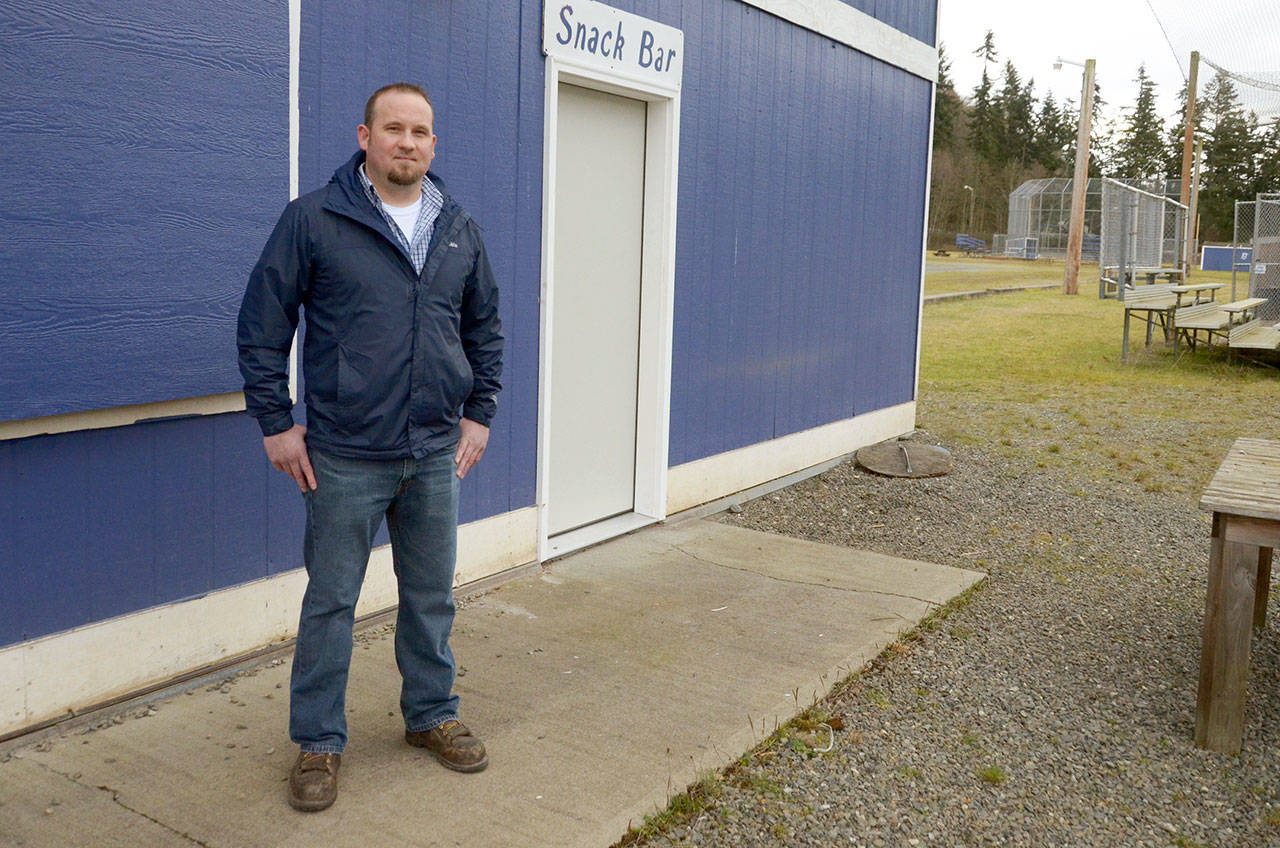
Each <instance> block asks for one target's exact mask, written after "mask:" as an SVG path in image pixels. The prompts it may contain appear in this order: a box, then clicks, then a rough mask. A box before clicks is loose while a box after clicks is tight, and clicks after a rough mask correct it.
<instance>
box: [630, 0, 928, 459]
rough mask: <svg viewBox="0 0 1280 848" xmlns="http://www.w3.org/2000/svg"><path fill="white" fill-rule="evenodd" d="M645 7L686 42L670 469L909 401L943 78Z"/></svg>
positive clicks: (745, 14)
mask: <svg viewBox="0 0 1280 848" xmlns="http://www.w3.org/2000/svg"><path fill="white" fill-rule="evenodd" d="M635 5H636V7H637V9H636V11H638V12H639V13H640V14H655V16H656V17H658V18H659V19H660V20H664V22H666V23H670V24H672V25H673V26H677V27H680V28H682V29H683V30H684V32H685V44H686V49H685V76H684V88H683V104H682V114H681V128H680V132H681V144H680V197H679V204H680V205H679V215H678V218H679V221H678V229H679V235H678V239H677V248H676V306H675V334H674V335H675V340H674V351H673V372H674V373H673V375H672V402H671V462H672V464H679V463H683V462H688V461H691V460H695V459H700V458H702V457H706V456H710V455H714V454H717V453H721V452H723V451H727V450H732V449H734V448H738V447H743V446H745V445H750V444H755V443H758V442H762V441H766V440H768V439H772V438H776V437H778V436H783V435H787V434H789V433H794V432H797V431H799V430H804V429H808V428H810V427H815V426H818V425H821V424H826V423H830V422H832V421H838V420H842V419H845V418H849V417H851V416H853V415H855V414H861V413H863V412H868V411H871V410H875V409H881V408H884V407H887V406H891V405H894V404H897V403H902V402H904V401H908V400H911V399H912V397H913V391H914V379H915V375H914V369H915V348H916V320H917V303H918V298H919V294H920V290H919V285H920V279H919V276H920V256H921V250H922V249H923V248H922V242H921V232H922V227H923V219H924V191H925V172H926V166H927V155H928V131H929V108H930V104H929V101H930V84H929V83H928V82H926V81H924V80H921V79H919V78H917V77H913V76H911V75H910V74H908V73H906V72H905V71H902V70H899V69H897V68H894V67H892V66H890V65H887V64H885V63H884V62H881V61H879V60H877V59H873V58H871V57H869V56H867V55H865V54H862V53H859V52H858V51H856V50H853V49H850V48H848V47H846V46H844V45H841V44H837V43H834V42H832V41H830V40H829V39H826V38H824V37H822V36H820V35H817V34H815V33H813V32H810V31H808V30H804V29H800V28H798V27H794V26H791V25H789V24H786V23H785V22H783V21H781V20H779V19H777V18H775V17H773V16H771V15H768V14H765V13H762V12H760V11H759V10H757V9H754V8H752V7H749V6H745V5H742V4H738V3H719V2H688V3H685V4H684V6H683V9H682V10H680V13H679V15H675V14H673V13H669V14H668V15H667V16H666V17H663V15H662V14H661V13H658V12H656V11H655V10H653V9H650V10H649V11H648V12H646V11H641V7H643V6H644V5H645V4H642V3H637V4H635ZM650 5H652V4H650ZM693 45H704V46H705V47H704V48H703V49H699V48H696V47H694V46H693ZM801 68H803V69H806V71H807V72H806V73H798V72H797V69H801Z"/></svg>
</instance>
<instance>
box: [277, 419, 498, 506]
mask: <svg viewBox="0 0 1280 848" xmlns="http://www.w3.org/2000/svg"><path fill="white" fill-rule="evenodd" d="M262 446H263V447H264V448H266V449H267V461H268V462H270V463H271V465H272V466H273V467H274V468H275V469H276V470H277V471H283V472H285V473H286V474H288V475H289V476H290V477H292V478H293V481H294V482H295V483H297V484H298V488H299V489H301V490H302V491H304V492H305V491H307V490H308V489H315V488H316V475H315V472H313V471H312V470H311V460H310V459H308V458H307V428H306V427H303V426H302V425H301V424H294V425H293V426H292V427H291V428H289V429H288V430H285V431H284V432H283V433H276V434H275V435H274V436H265V437H263V439H262ZM481 450H484V448H483V447H481Z"/></svg>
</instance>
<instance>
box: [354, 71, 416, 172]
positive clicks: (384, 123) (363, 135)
mask: <svg viewBox="0 0 1280 848" xmlns="http://www.w3.org/2000/svg"><path fill="white" fill-rule="evenodd" d="M434 119H435V116H434V115H433V114H432V113H431V107H430V106H429V105H428V104H427V101H425V100H423V99H422V98H421V97H419V96H418V95H416V94H410V93H407V92H402V91H388V92H387V93H385V94H383V95H382V96H380V97H379V98H378V99H377V101H376V102H375V103H374V104H373V126H365V125H364V124H361V125H360V126H358V127H357V128H356V138H357V139H358V140H359V141H360V149H361V150H363V151H365V164H364V167H365V172H366V173H367V174H368V175H369V179H370V180H372V181H373V183H374V184H375V185H376V184H377V183H379V182H381V181H382V180H386V181H388V182H391V183H394V184H396V185H401V186H411V185H417V184H418V183H420V182H422V178H423V177H424V176H425V175H426V173H427V168H428V167H430V165H431V160H432V159H434V158H435V155H436V136H435V133H433V132H432V131H431V127H432V123H433V122H434Z"/></svg>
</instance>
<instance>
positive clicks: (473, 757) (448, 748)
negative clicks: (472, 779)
mask: <svg viewBox="0 0 1280 848" xmlns="http://www.w3.org/2000/svg"><path fill="white" fill-rule="evenodd" d="M404 739H405V741H406V742H408V743H409V744H410V745H413V746H415V747H418V748H426V749H427V750H428V751H430V752H431V755H432V756H433V757H435V758H436V759H437V760H439V761H440V762H441V764H443V765H445V766H448V767H449V768H451V769H453V770H454V771H480V770H481V769H483V768H484V767H485V766H487V765H489V755H488V754H486V753H485V751H484V743H483V742H481V741H480V739H479V737H477V736H475V735H474V734H473V733H472V732H471V731H470V730H467V726H466V725H465V724H463V723H462V722H460V721H458V720H457V719H450V720H449V721H446V722H445V723H444V724H442V725H440V726H439V727H433V728H431V729H430V730H406V731H405V732H404Z"/></svg>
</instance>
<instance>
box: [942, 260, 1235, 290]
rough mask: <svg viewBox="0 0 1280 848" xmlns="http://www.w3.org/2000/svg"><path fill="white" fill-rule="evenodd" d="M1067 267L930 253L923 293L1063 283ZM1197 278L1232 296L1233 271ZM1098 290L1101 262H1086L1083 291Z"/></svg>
mask: <svg viewBox="0 0 1280 848" xmlns="http://www.w3.org/2000/svg"><path fill="white" fill-rule="evenodd" d="M1065 271H1066V266H1065V263H1064V262H1062V261H1061V260H1057V259H1035V260H1031V261H1026V260H1022V259H1003V258H989V257H976V256H975V257H966V256H961V255H959V254H954V253H953V254H952V255H950V256H933V255H930V256H929V257H928V260H927V261H926V263H925V277H924V293H925V294H926V295H930V294H946V293H948V292H958V291H975V290H982V289H988V288H1002V287H1006V286H1035V285H1041V284H1044V283H1057V284H1059V285H1061V283H1062V278H1063V275H1064V273H1065ZM1193 278H1194V282H1197V283H1202V282H1208V283H1225V284H1226V286H1227V290H1226V291H1227V294H1228V297H1229V296H1230V287H1231V272H1230V271H1196V272H1193ZM1236 286H1237V289H1239V291H1238V292H1237V297H1246V296H1247V294H1248V292H1247V291H1245V290H1244V289H1245V288H1247V287H1248V280H1247V278H1237V281H1236ZM1097 291H1098V265H1097V263H1085V264H1084V265H1081V266H1080V293H1081V294H1086V295H1087V294H1094V295H1096V294H1097Z"/></svg>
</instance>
